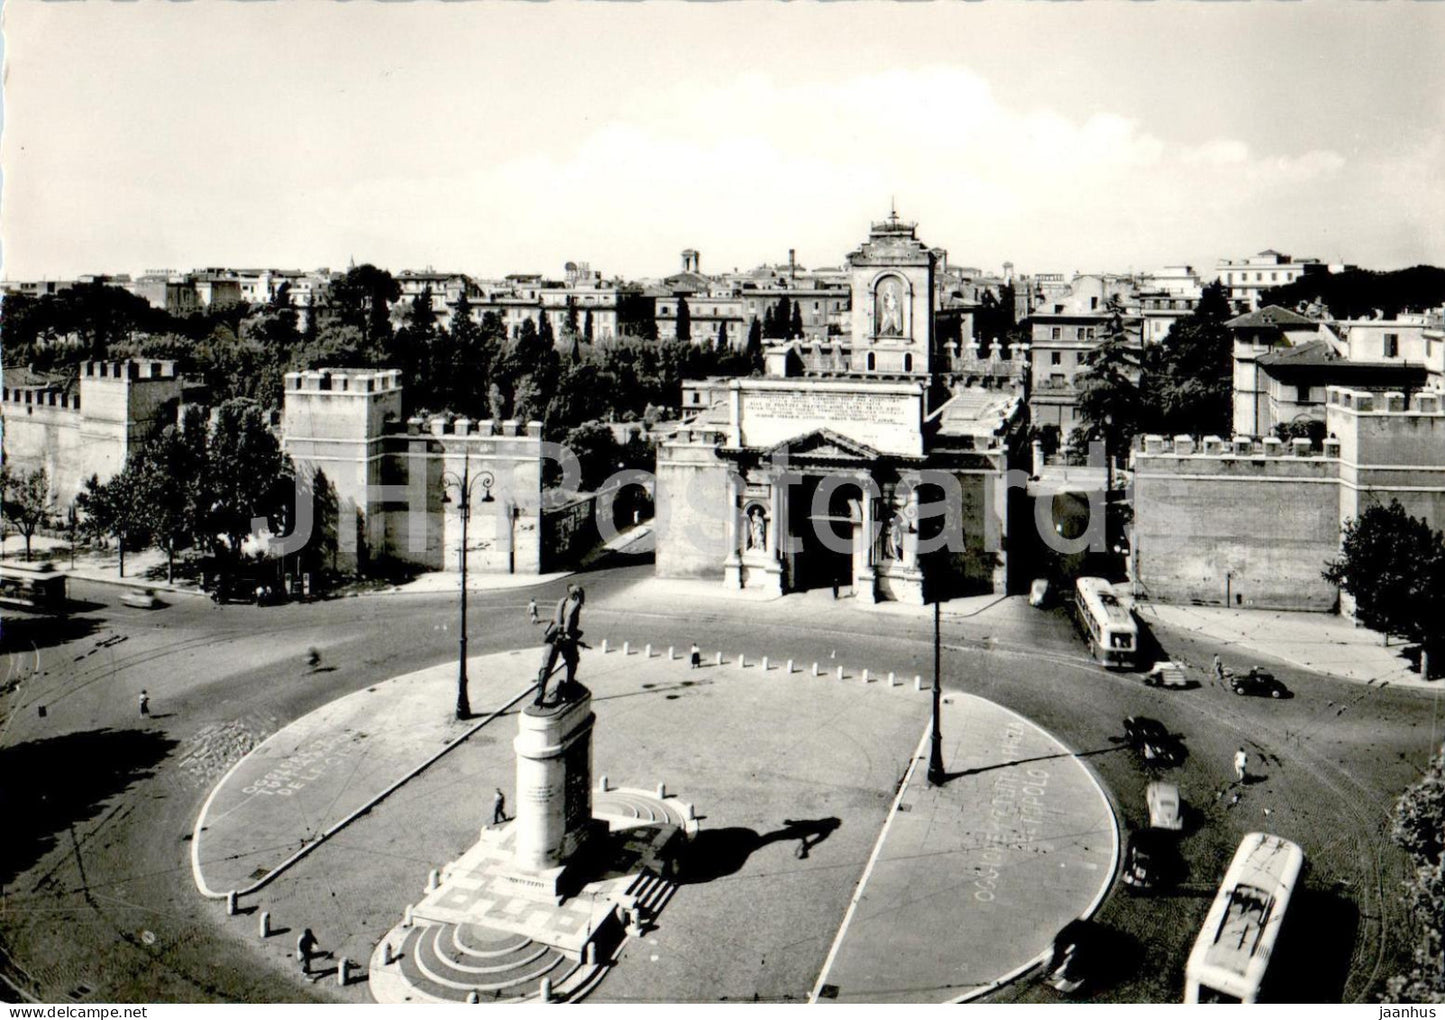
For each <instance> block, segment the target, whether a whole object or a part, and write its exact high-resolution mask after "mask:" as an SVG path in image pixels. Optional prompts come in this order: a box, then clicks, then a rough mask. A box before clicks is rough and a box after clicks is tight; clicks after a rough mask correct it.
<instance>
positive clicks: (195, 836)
mask: <svg viewBox="0 0 1445 1020" xmlns="http://www.w3.org/2000/svg"><path fill="white" fill-rule="evenodd" d="M536 689H537V685H536V684H532V685H530V686H528V687H525V688H523V689H522V690H521V691H520V692H519V693H517V694H516V695H514V696H513V697H512V699H511V700H510V701H508V702H507V703H506V704H505V705H503V706H502V707H501V708H498V709H495V710H494V711H492V712H491V713H490V714H488V715H487V716H486V717H485V718H484V719H482V720H481V721H479V722H478V723H477V724H476V725H474V726H470V727H468V728H467V730H466V731H465V732H464V733H462V734H461V735H459V736H457V737H455V738H453V739H452V740H451V741H449V742H448V743H447V744H445V745H444V746H443V747H442V749H441V750H440V751H437V752H436V753H435V754H433V755H432V756H431V757H429V758H428V759H427V760H426V761H424V762H422V763H421V764H420V765H418V766H416V768H413V769H411V770H409V771H408V772H406V773H405V774H404V775H403V776H402V777H401V778H400V779H398V780H397V781H396V782H394V783H392V784H391V785H390V786H388V787H387V788H386V789H385V790H383V791H381V793H379V794H377V795H376V796H375V797H373V798H371V799H370V800H368V801H367V802H366V803H364V804H362V805H361V806H360V807H359V808H357V809H356V810H354V811H352V812H351V813H350V814H349V815H347V816H346V817H345V818H343V819H341V820H340V821H339V822H337V823H336V824H335V825H332V826H331V827H330V828H328V829H327V830H326V831H325V832H323V833H321V834H320V835H319V836H317V837H316V838H315V839H314V840H312V841H311V842H309V843H307V844H306V845H305V846H303V847H301V849H299V850H297V851H296V852H295V853H294V854H292V855H291V856H290V857H288V858H286V859H285V860H284V861H282V862H281V863H280V864H278V865H277V866H276V867H275V868H274V869H272V870H271V871H269V872H268V873H267V874H266V875H264V876H263V877H261V878H260V879H258V880H257V881H256V882H255V883H253V884H252V885H249V886H247V887H246V888H244V889H228V890H225V891H222V892H216V891H215V890H214V889H212V888H211V887H210V886H208V885H207V884H206V880H205V877H204V876H203V875H202V874H201V830H202V829H203V828H204V823H205V820H206V815H207V813H208V812H209V811H210V808H211V802H212V801H214V800H215V798H216V795H217V794H218V793H220V791H221V789H222V787H224V786H225V785H226V782H227V780H229V779H230V778H231V776H232V774H233V773H235V771H236V770H237V769H239V768H240V767H241V765H242V764H244V763H245V762H246V760H247V759H248V758H250V757H251V756H252V755H253V754H255V753H256V752H257V751H259V750H260V749H261V748H263V747H265V746H266V745H267V744H269V743H270V742H271V741H272V740H274V739H276V738H277V737H279V736H280V735H281V734H282V733H284V732H285V730H286V727H284V726H283V727H282V728H281V729H279V730H277V731H276V732H275V733H273V734H271V736H269V737H267V738H266V739H265V740H263V741H262V742H261V743H260V744H257V745H256V746H255V747H254V748H252V749H251V750H250V751H248V752H247V753H246V754H245V755H243V756H242V757H241V759H240V761H237V762H236V764H234V765H232V766H231V767H230V768H229V769H227V770H226V774H225V775H224V776H222V777H221V779H220V781H219V782H217V783H216V785H215V786H213V787H212V788H211V792H210V795H209V796H207V797H206V802H205V803H204V804H203V805H201V810H200V813H199V814H198V815H197V816H196V825H195V828H194V829H193V830H192V832H191V877H192V878H193V879H194V880H195V883H196V889H197V890H198V891H199V892H200V894H201V895H202V896H204V897H206V898H207V899H213V900H223V899H226V898H227V897H228V896H230V895H231V894H232V893H234V894H235V895H237V896H249V895H251V894H253V893H256V892H259V891H260V890H261V889H263V888H265V887H266V886H267V885H268V884H270V882H271V881H272V880H273V879H275V878H276V877H277V876H279V875H281V874H283V873H284V872H286V871H287V870H289V869H290V868H291V866H292V865H294V864H296V863H297V862H298V861H300V860H301V859H302V858H304V857H306V856H307V855H308V854H310V853H311V851H313V850H315V849H316V848H317V847H319V846H321V845H322V844H323V843H325V842H326V840H328V839H329V838H331V837H332V836H334V835H335V834H336V833H338V832H340V831H341V830H342V829H344V828H346V826H348V825H350V824H351V823H352V822H354V821H356V819H358V818H360V817H361V816H362V815H364V814H367V813H368V812H369V811H371V809H372V808H374V807H376V805H378V804H380V803H381V802H382V801H383V800H385V799H386V798H387V797H390V796H391V795H392V794H393V793H395V792H396V791H397V790H399V789H401V788H402V787H403V786H405V785H406V784H407V783H408V782H410V781H411V780H413V779H415V778H416V777H417V776H419V775H421V773H423V772H425V771H426V770H427V769H428V768H430V767H431V766H432V765H434V764H436V763H437V762H438V761H440V760H441V759H442V758H443V757H445V756H446V755H447V754H449V753H451V751H452V750H454V749H455V748H456V747H457V746H458V745H460V744H462V743H464V742H465V741H467V740H468V739H470V738H471V736H472V735H473V734H474V733H476V732H477V731H478V730H480V729H481V728H482V727H483V726H486V725H487V724H488V723H490V722H492V721H493V720H494V719H496V718H498V717H499V716H501V715H503V714H504V713H505V712H507V711H508V710H509V709H510V708H512V706H513V705H515V704H516V703H517V702H519V701H521V700H522V699H523V698H525V697H527V695H529V694H531V693H532V692H533V691H535V690H536Z"/></svg>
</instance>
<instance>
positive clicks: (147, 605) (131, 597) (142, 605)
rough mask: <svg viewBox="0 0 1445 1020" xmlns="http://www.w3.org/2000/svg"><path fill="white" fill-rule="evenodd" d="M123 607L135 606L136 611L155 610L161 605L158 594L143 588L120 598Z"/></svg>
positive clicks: (126, 593)
mask: <svg viewBox="0 0 1445 1020" xmlns="http://www.w3.org/2000/svg"><path fill="white" fill-rule="evenodd" d="M120 602H121V605H124V606H134V607H135V608H136V609H154V608H155V607H156V606H158V605H160V601H159V600H158V599H157V598H156V593H155V592H154V591H153V590H152V589H150V588H142V589H141V590H140V591H135V590H131V591H128V592H125V593H124V594H123V595H121V597H120Z"/></svg>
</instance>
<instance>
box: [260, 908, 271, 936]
mask: <svg viewBox="0 0 1445 1020" xmlns="http://www.w3.org/2000/svg"><path fill="white" fill-rule="evenodd" d="M260 934H261V937H262V938H263V939H269V938H270V937H271V912H270V911H269V910H263V911H261V926H260Z"/></svg>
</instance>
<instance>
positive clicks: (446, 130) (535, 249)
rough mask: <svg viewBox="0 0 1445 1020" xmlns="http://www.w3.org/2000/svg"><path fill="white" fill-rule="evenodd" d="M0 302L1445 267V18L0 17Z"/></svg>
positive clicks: (91, 6) (1421, 13)
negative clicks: (234, 277) (190, 283)
mask: <svg viewBox="0 0 1445 1020" xmlns="http://www.w3.org/2000/svg"><path fill="white" fill-rule="evenodd" d="M3 18H4V32H5V61H6V67H5V79H4V102H5V110H4V128H3V138H0V167H3V173H4V179H3V190H0V241H3V248H0V275H3V276H4V278H6V279H10V280H21V279H30V278H37V277H65V276H73V275H76V274H79V273H100V272H106V273H116V272H129V273H133V274H134V273H138V272H141V271H143V270H147V269H159V268H169V269H182V270H183V269H189V268H194V267H202V266H252V267H259V266H276V267H284V268H315V267H319V266H329V267H331V268H342V267H345V266H346V265H347V264H348V263H349V262H350V261H352V260H354V261H356V262H358V263H360V262H373V263H376V264H377V265H382V266H385V267H387V268H390V269H392V270H399V269H402V268H416V269H420V268H424V267H426V266H432V267H435V268H436V269H438V270H447V271H458V272H465V273H470V274H472V275H475V276H500V275H503V274H505V273H509V272H541V273H546V274H548V275H553V276H556V275H560V273H561V271H562V266H563V264H564V263H565V262H567V261H569V260H575V261H586V262H589V263H590V264H591V265H592V267H593V268H594V269H599V270H601V271H602V272H603V273H604V274H606V275H609V276H611V275H619V276H625V277H630V278H639V277H648V276H662V275H665V274H667V273H670V272H674V271H676V270H677V269H678V268H679V266H680V261H679V252H680V251H681V250H682V249H684V248H688V247H691V248H696V249H698V250H699V251H700V252H701V257H702V269H703V270H704V271H705V272H706V271H721V270H726V269H732V268H734V267H739V268H750V267H752V266H755V265H758V264H759V263H762V262H777V261H786V259H787V257H788V250H789V249H790V248H791V249H796V251H797V257H798V261H799V262H800V263H801V264H803V265H805V266H823V265H839V264H840V263H841V262H842V260H843V258H844V257H845V256H846V254H847V253H848V252H849V251H851V250H852V249H853V248H855V247H856V246H857V245H858V244H859V243H860V242H861V241H863V240H864V239H865V238H866V235H867V230H868V224H869V222H870V221H871V220H876V219H880V218H882V217H883V216H885V215H887V213H888V211H889V208H890V203H896V206H897V209H898V212H899V214H900V215H901V216H903V217H904V218H905V219H909V220H916V221H917V222H918V225H919V236H920V237H921V239H922V240H924V241H925V242H926V243H928V244H930V245H935V246H939V247H943V248H946V249H947V250H948V252H949V260H950V262H952V263H954V264H962V265H970V266H978V267H981V268H984V269H993V270H997V269H998V268H999V267H1000V266H1001V265H1002V263H1003V262H1004V261H1012V262H1013V263H1014V265H1015V267H1016V268H1017V270H1018V271H1020V272H1025V273H1033V272H1064V273H1070V272H1073V271H1083V272H1089V271H1126V270H1142V269H1151V268H1158V267H1161V266H1164V265H1176V264H1181V263H1188V264H1193V265H1194V266H1196V268H1198V269H1200V270H1202V271H1204V272H1206V274H1207V275H1212V273H1213V270H1214V267H1215V265H1216V263H1217V261H1218V260H1219V259H1220V258H1240V257H1244V256H1247V255H1250V254H1253V253H1255V252H1257V251H1260V250H1262V249H1264V248H1274V249H1276V250H1279V251H1283V252H1287V253H1290V254H1293V255H1296V256H1299V257H1314V258H1320V259H1324V260H1327V261H1348V262H1351V263H1356V264H1359V265H1363V266H1367V267H1370V268H1378V269H1389V268H1398V267H1403V266H1407V265H1413V264H1417V263H1431V264H1435V265H1445V62H1442V61H1440V60H1439V59H1438V54H1439V52H1440V50H1441V44H1442V43H1445V2H1431V0H1409V2H1402V0H1392V2H1388V3H1365V2H1358V0H1354V2H1348V3H1346V2H1338V0H1304V2H1299V3H1265V2H1228V0H1192V2H1190V0H1153V2H1137V0H1135V2H1128V0H1089V2H1087V3H1042V2H1028V3H1026V2H1022V0H1013V2H999V0H986V2H981V3H952V4H947V5H945V4H939V3H930V4H924V3H919V4H895V3H880V2H866V0H858V2H834V3H792V4H780V3H772V2H764V0H737V2H731V3H726V2H723V3H682V2H675V0H674V2H659V0H651V2H642V3H579V2H574V0H560V2H552V3H525V4H524V3H515V2H504V0H491V2H473V3H444V4H443V3H385V4H383V3H373V2H351V3H345V4H337V3H331V2H324V0H288V2H265V0H261V2H248V3H241V2H219V0H211V2H205V3H166V4H161V3H154V2H145V3H136V4H130V3H126V4H117V3H100V2H85V3H81V2H75V3H55V2H44V0H6V2H5V4H4V9H3Z"/></svg>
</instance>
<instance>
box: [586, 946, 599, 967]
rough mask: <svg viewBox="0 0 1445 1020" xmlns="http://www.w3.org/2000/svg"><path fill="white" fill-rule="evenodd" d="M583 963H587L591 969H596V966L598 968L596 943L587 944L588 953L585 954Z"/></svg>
mask: <svg viewBox="0 0 1445 1020" xmlns="http://www.w3.org/2000/svg"><path fill="white" fill-rule="evenodd" d="M582 962H583V963H585V964H587V966H589V967H595V966H597V943H596V942H589V943H587V950H586V952H585V953H584V954H583V957H582Z"/></svg>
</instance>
